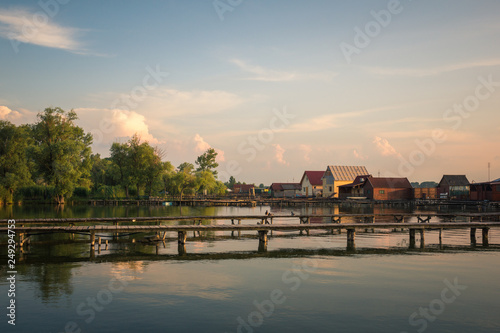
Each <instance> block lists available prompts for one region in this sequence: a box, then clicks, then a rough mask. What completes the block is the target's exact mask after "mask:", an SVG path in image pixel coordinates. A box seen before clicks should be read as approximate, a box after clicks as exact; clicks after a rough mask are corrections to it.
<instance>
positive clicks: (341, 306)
mask: <svg viewBox="0 0 500 333" xmlns="http://www.w3.org/2000/svg"><path fill="white" fill-rule="evenodd" d="M266 210H271V208H270V207H268V206H263V207H254V208H243V207H237V208H236V207H182V208H181V207H144V206H142V207H141V206H133V207H117V206H108V207H89V206H66V207H64V209H57V208H55V207H53V206H34V207H26V206H9V207H2V208H1V209H0V216H1V218H2V219H7V218H14V219H20V218H34V217H40V218H41V217H110V216H130V217H134V216H167V215H170V216H179V215H187V216H191V215H193V216H194V215H198V216H202V215H250V214H252V215H260V214H264V212H265V211H266ZM293 210H294V212H295V213H317V214H321V213H327V214H328V213H373V212H375V213H397V212H398V213H402V212H412V211H413V208H387V207H386V208H384V207H378V206H375V207H370V206H362V205H359V206H355V207H342V206H340V207H339V206H334V207H328V208H325V207H323V208H320V207H318V208H313V207H308V208H302V209H299V208H295V209H293ZM272 211H273V213H275V214H278V213H280V214H281V213H284V214H289V213H290V212H291V210H290V209H288V208H283V209H277V208H273V209H272ZM474 212H477V210H475V211H474ZM169 223H170V222H169ZM183 223H185V222H183ZM203 223H205V224H210V223H228V222H227V221H225V222H224V221H216V222H215V221H203ZM242 223H256V221H243V222H242ZM275 223H286V221H279V220H277V221H275ZM103 236H110V235H103ZM144 236H147V235H146V234H142V233H141V234H129V235H125V236H124V237H120V239H119V241H117V242H112V243H110V244H109V245H108V246H107V247H105V246H104V245H103V246H101V247H100V250H99V252H98V251H97V250H96V253H95V254H94V255H93V256H91V253H90V246H89V245H88V244H87V243H84V242H83V241H84V240H85V239H88V236H85V235H78V234H77V235H75V236H74V237H75V238H74V239H71V237H72V236H71V235H69V234H58V235H36V236H33V241H34V242H35V241H37V242H38V243H36V244H32V245H31V246H30V248H29V251H26V252H25V253H23V254H21V253H17V254H16V259H17V261H18V262H17V265H16V270H17V276H16V283H15V288H16V297H15V300H16V322H15V323H16V325H15V326H12V325H9V324H8V323H7V321H8V320H9V318H8V317H7V316H6V315H5V314H6V313H7V311H8V310H7V309H6V307H7V306H8V299H9V298H8V297H7V295H8V290H9V287H10V284H9V282H8V281H7V278H8V277H9V274H7V265H6V263H7V259H8V258H7V256H6V252H7V251H6V250H3V251H2V256H1V260H2V266H1V282H0V295H1V297H0V300H1V305H2V308H3V309H4V310H3V311H4V314H3V315H2V317H3V318H4V319H3V320H2V323H1V324H0V327H1V332H52V333H56V332H143V331H148V332H304V331H309V332H500V317H499V316H498V312H499V310H500V288H499V282H498V277H499V276H500V265H499V262H500V251H499V250H500V245H499V244H500V232H499V231H498V230H497V229H492V230H490V235H489V240H490V244H489V246H488V247H483V246H482V245H481V241H480V233H478V244H477V246H471V245H470V239H469V237H470V236H469V231H468V230H445V231H444V232H443V238H442V243H441V244H439V232H438V231H429V232H426V238H425V248H423V249H420V248H417V249H409V248H408V232H407V231H400V230H399V231H398V230H396V231H394V230H377V231H376V232H371V230H367V232H366V233H363V232H359V233H357V234H356V248H355V249H354V250H352V249H351V250H348V249H346V235H345V233H342V234H331V233H327V232H325V231H315V232H312V231H311V233H310V234H309V235H306V234H300V233H299V232H298V231H297V232H281V233H280V232H274V233H273V235H272V236H270V239H269V244H268V247H267V251H259V250H258V245H259V244H258V243H259V242H258V240H257V237H256V235H255V232H254V233H252V232H244V233H242V234H241V235H240V237H238V236H237V235H232V236H231V233H230V232H207V233H202V234H200V235H197V234H194V235H188V242H187V244H186V254H185V255H179V254H178V253H179V252H178V245H177V241H176V239H175V235H174V234H172V235H168V237H167V240H166V242H164V243H162V242H160V243H158V244H148V243H144V242H142V240H143V239H144ZM417 238H418V237H417ZM109 239H110V240H111V239H112V238H111V237H109ZM132 239H135V240H136V241H135V242H134V243H133V242H132ZM0 241H1V242H2V244H6V242H7V237H6V235H2V236H1V238H0ZM417 242H418V239H417ZM2 248H4V249H6V246H4V245H3V246H2Z"/></svg>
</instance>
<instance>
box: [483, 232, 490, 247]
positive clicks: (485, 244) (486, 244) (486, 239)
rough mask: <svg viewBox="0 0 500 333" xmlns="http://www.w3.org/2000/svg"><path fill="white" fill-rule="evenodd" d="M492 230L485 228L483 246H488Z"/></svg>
mask: <svg viewBox="0 0 500 333" xmlns="http://www.w3.org/2000/svg"><path fill="white" fill-rule="evenodd" d="M489 231H490V228H483V246H488V232H489Z"/></svg>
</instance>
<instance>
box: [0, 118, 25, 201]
mask: <svg viewBox="0 0 500 333" xmlns="http://www.w3.org/2000/svg"><path fill="white" fill-rule="evenodd" d="M27 147H28V135H27V133H26V130H25V127H16V126H15V125H14V124H12V123H10V122H8V121H4V120H1V121H0V188H1V189H2V192H4V193H5V194H6V195H5V199H7V200H6V201H11V200H12V199H13V195H14V191H15V190H16V189H17V188H19V187H20V186H23V185H28V184H30V183H31V172H30V168H29V166H28V160H27V159H26V149H27Z"/></svg>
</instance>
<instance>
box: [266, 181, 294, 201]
mask: <svg viewBox="0 0 500 333" xmlns="http://www.w3.org/2000/svg"><path fill="white" fill-rule="evenodd" d="M299 193H300V184H299V183H272V184H271V196H272V197H273V198H295V197H296V196H297V194H299Z"/></svg>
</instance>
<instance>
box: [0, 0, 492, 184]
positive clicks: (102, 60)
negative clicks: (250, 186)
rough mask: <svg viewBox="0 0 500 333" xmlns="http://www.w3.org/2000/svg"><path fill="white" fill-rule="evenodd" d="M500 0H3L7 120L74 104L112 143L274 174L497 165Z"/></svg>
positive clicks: (0, 42) (0, 108)
mask: <svg viewBox="0 0 500 333" xmlns="http://www.w3.org/2000/svg"><path fill="white" fill-rule="evenodd" d="M499 13H500V3H499V2H498V1H483V0H480V1H424V0H420V1H417V0H413V1H410V0H405V1H396V0H390V1H350V2H348V1H293V0H288V1H284V0H282V1H265V0H231V1H229V0H216V1H201V0H199V1H196V0H193V1H180V0H179V1H144V2H138V1H77V0H72V1H68V0H47V1H43V0H42V1H40V2H37V1H2V3H1V4H0V63H1V66H0V118H1V119H7V120H9V121H11V122H13V123H16V124H22V123H29V122H34V121H35V119H36V114H37V113H38V112H41V111H42V110H43V109H44V108H46V107H51V106H60V107H62V108H63V109H65V110H70V109H74V110H75V111H76V112H77V114H78V116H79V120H78V124H79V125H80V126H82V127H83V128H84V129H85V130H86V131H89V132H92V133H93V134H94V146H93V150H94V152H98V153H100V154H101V155H102V156H107V155H108V154H109V147H110V146H111V144H112V143H113V142H115V141H119V142H124V141H126V140H127V139H128V138H129V137H130V136H131V135H133V134H134V133H138V134H140V135H141V137H142V139H144V140H147V141H149V142H150V143H151V144H153V145H157V146H159V147H160V148H162V149H163V150H164V151H165V152H166V157H165V158H166V160H170V161H172V163H173V164H174V165H179V164H180V163H182V162H184V161H188V162H193V161H194V160H195V158H196V156H198V155H200V154H201V153H202V152H203V151H204V150H206V149H207V148H208V147H213V148H215V149H216V150H217V151H218V152H219V162H220V167H219V173H220V174H221V177H222V178H225V177H228V176H229V175H233V176H235V177H236V179H237V180H241V181H246V182H256V183H261V182H263V183H265V184H270V183H271V182H286V181H294V180H295V181H299V180H300V178H301V176H302V173H303V171H304V170H324V169H326V166H327V165H331V164H334V165H365V166H366V167H367V169H368V170H369V171H370V172H371V173H372V174H374V175H377V174H378V173H380V175H382V176H402V177H408V178H409V179H410V181H425V180H435V181H439V180H440V178H441V175H442V174H466V175H467V176H468V178H469V180H470V181H473V180H474V181H476V182H479V181H486V180H487V178H488V172H487V171H488V169H487V165H488V162H490V163H491V178H492V179H493V178H498V177H500V152H499V149H498V147H499V142H500V135H499V133H500V121H499V120H500V114H499V109H500V108H499V106H500V83H498V82H500V70H499V69H500V44H499V43H498V41H499V37H500V20H499V15H500V14H499Z"/></svg>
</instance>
